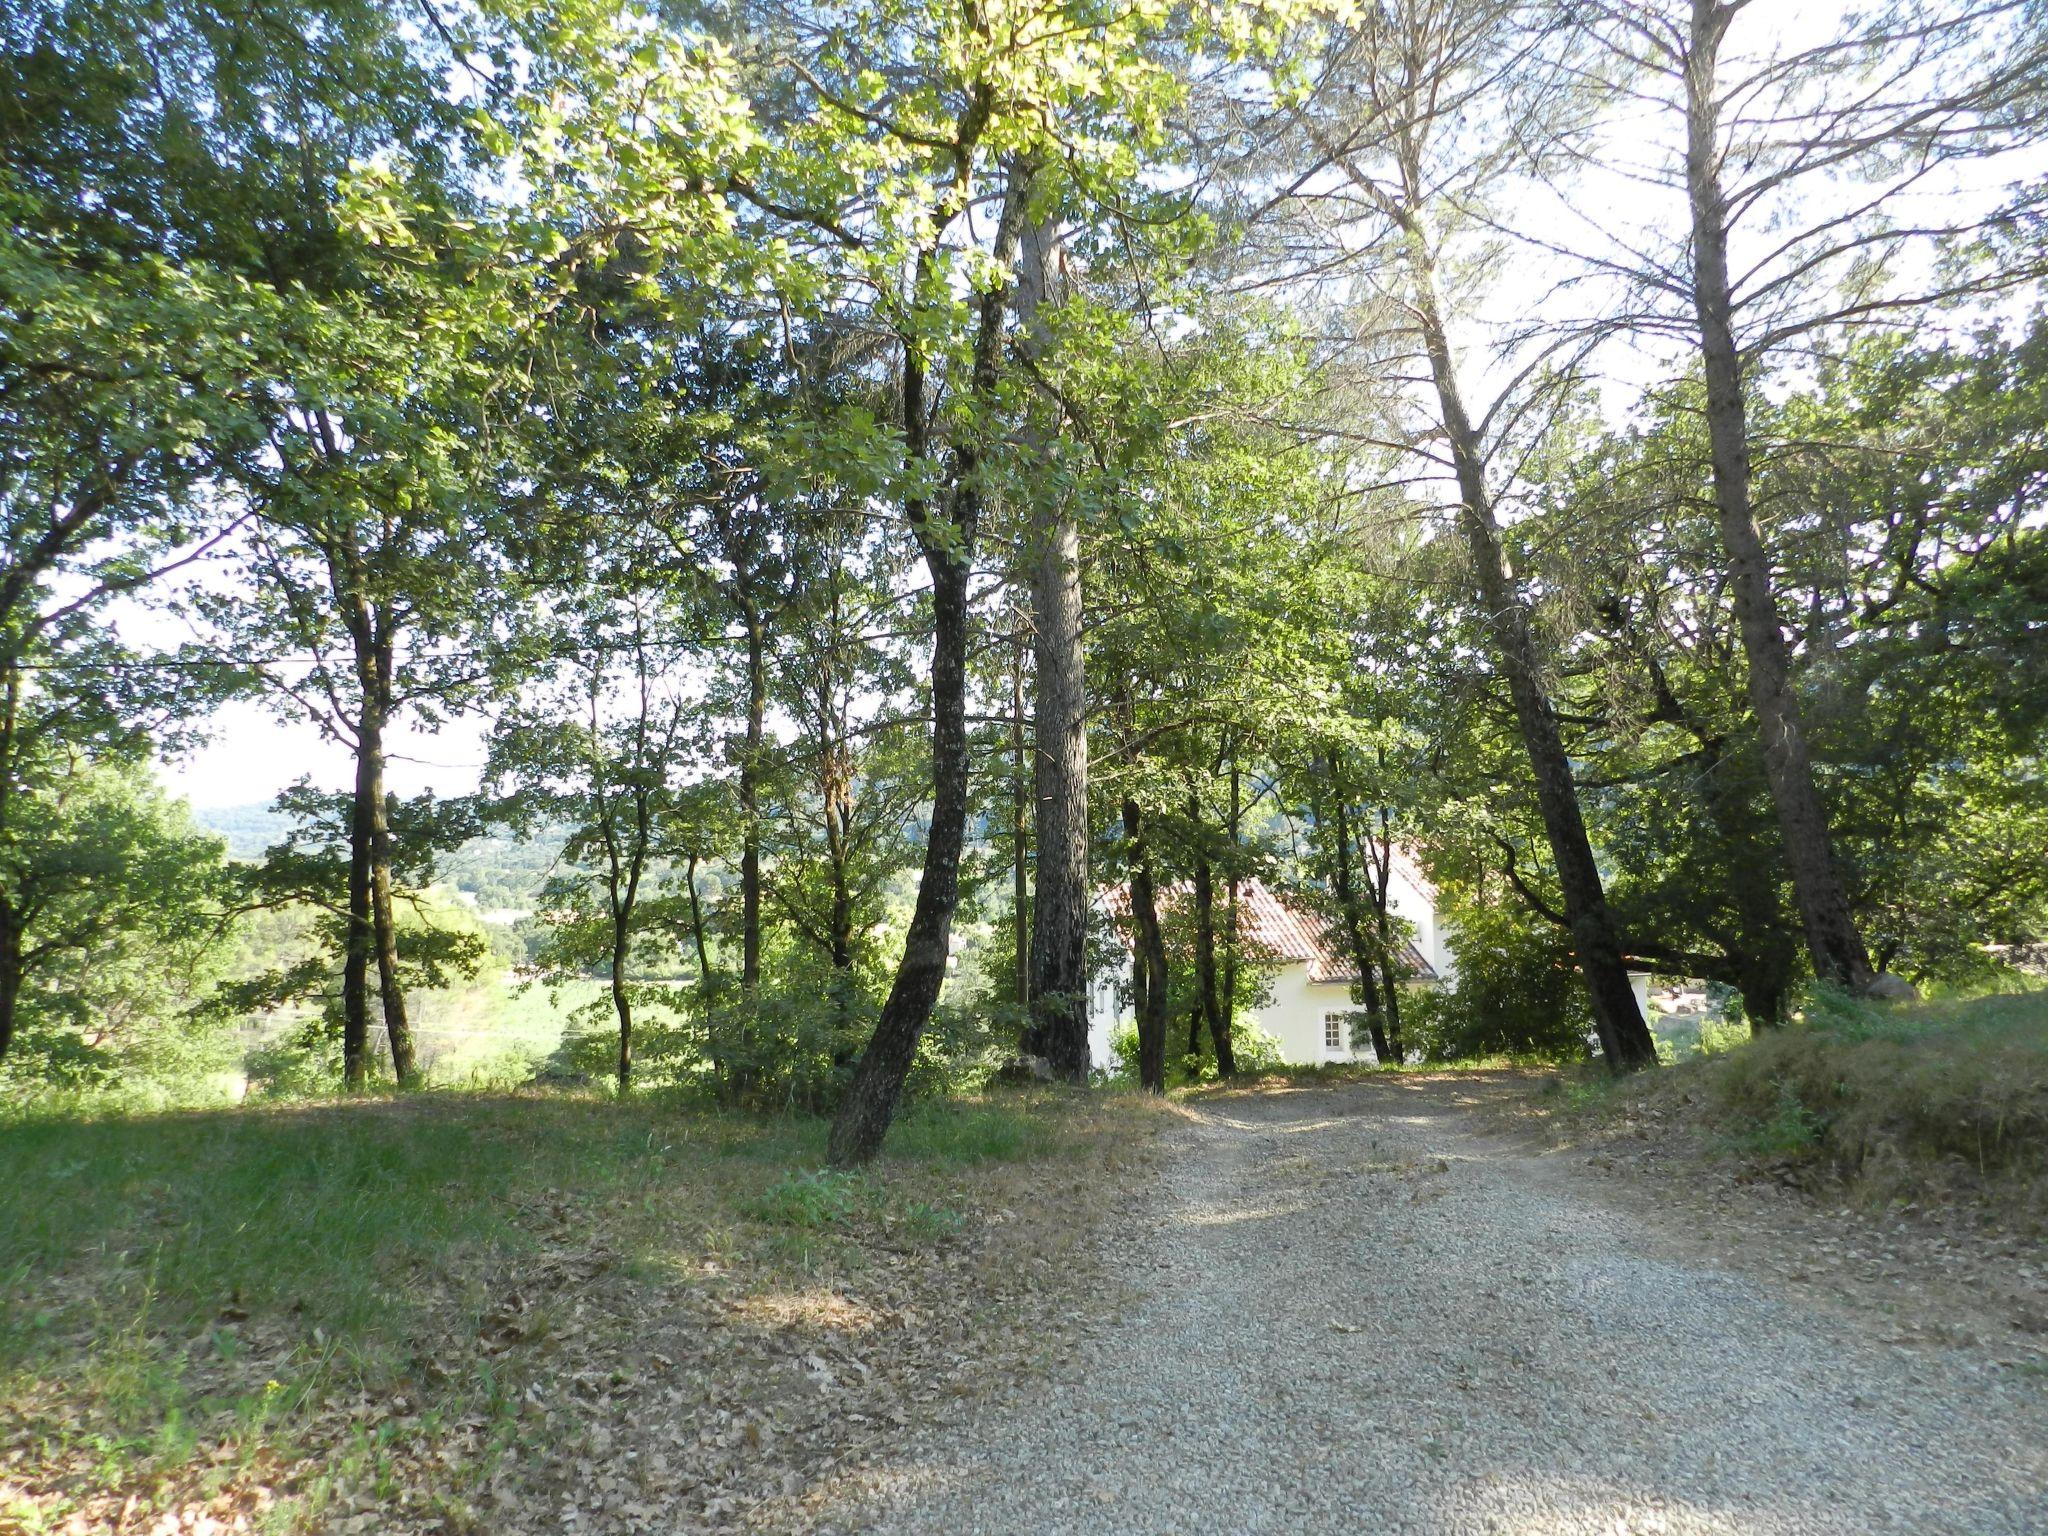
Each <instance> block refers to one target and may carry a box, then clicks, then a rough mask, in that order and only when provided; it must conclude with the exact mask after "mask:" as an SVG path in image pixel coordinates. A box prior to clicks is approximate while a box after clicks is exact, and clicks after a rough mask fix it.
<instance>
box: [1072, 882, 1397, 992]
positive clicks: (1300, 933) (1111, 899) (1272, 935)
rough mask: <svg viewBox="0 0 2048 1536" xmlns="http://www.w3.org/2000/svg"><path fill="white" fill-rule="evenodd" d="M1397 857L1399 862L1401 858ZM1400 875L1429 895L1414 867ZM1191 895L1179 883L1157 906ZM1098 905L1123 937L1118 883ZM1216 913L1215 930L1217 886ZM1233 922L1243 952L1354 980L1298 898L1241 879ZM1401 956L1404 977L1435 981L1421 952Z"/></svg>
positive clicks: (1125, 920)
mask: <svg viewBox="0 0 2048 1536" xmlns="http://www.w3.org/2000/svg"><path fill="white" fill-rule="evenodd" d="M1402 857H1403V858H1404V859H1405V855H1404V856H1402ZM1402 872H1403V874H1404V875H1407V876H1408V877H1409V878H1410V879H1413V880H1415V881H1416V882H1417V883H1418V884H1419V885H1420V886H1421V887H1422V889H1423V890H1425V891H1433V888H1432V887H1431V886H1429V885H1428V883H1427V882H1426V881H1424V880H1423V879H1422V872H1421V871H1420V870H1419V869H1414V868H1413V866H1412V865H1410V867H1409V868H1407V869H1404V870H1403V871H1402ZM1193 894H1194V893H1193V888H1192V887H1191V886H1189V885H1188V884H1187V883H1185V882H1182V883H1180V884H1176V885H1170V886H1168V887H1166V888H1165V889H1164V890H1163V891H1161V892H1160V906H1161V907H1162V908H1177V907H1179V906H1181V904H1182V903H1184V902H1187V901H1190V900H1192V898H1193ZM1102 904H1103V906H1104V907H1106V908H1107V909H1108V911H1109V915H1110V917H1111V918H1112V919H1113V920H1114V921H1115V923H1116V925H1117V928H1118V930H1119V931H1120V932H1126V933H1127V931H1128V926H1129V923H1130V911H1131V897H1130V891H1129V890H1128V888H1126V887H1124V886H1121V885H1113V886H1109V887H1106V888H1105V889H1104V890H1103V892H1102ZM1216 909H1217V923H1218V926H1219V927H1220V926H1221V924H1222V920H1223V892H1222V890H1221V889H1220V887H1219V889H1218V890H1217V892H1216ZM1237 923H1238V933H1239V935H1240V936H1241V937H1242V938H1243V940H1244V941H1245V944H1246V947H1247V948H1249V949H1251V950H1253V951H1257V952H1262V953H1263V954H1264V955H1265V956H1267V957H1268V958H1270V959H1273V960H1277V961H1279V962H1281V963H1282V964H1283V965H1284V964H1293V963H1300V962H1306V963H1307V965H1308V979H1309V980H1310V981H1317V982H1350V981H1356V980H1357V979H1358V967H1357V966H1355V965H1353V964H1352V963H1351V959H1350V957H1349V956H1348V955H1347V954H1346V953H1345V948H1346V946H1345V944H1344V943H1343V941H1342V939H1341V938H1339V937H1338V936H1337V935H1336V934H1335V933H1334V932H1333V931H1332V929H1331V926H1330V925H1329V924H1328V923H1326V922H1325V921H1324V920H1323V918H1322V917H1321V916H1320V915H1319V914H1317V913H1315V912H1313V911H1311V910H1310V909H1309V908H1308V907H1307V906H1306V905H1305V904H1304V903H1303V902H1302V901H1301V900H1300V899H1299V898H1298V897H1294V896H1291V895H1289V894H1288V893H1286V892H1282V891H1276V890H1273V889H1272V888H1271V887H1269V886H1268V885H1266V884H1265V883H1264V882H1263V881H1259V880H1246V881H1243V882H1242V883H1241V884H1239V886H1238V888H1237ZM1401 958H1402V961H1403V963H1404V964H1405V965H1406V966H1407V969H1408V974H1409V975H1410V976H1413V977H1415V978H1416V979H1417V980H1420V981H1434V980H1435V979H1436V969H1435V967H1433V966H1432V965H1431V964H1430V963H1429V962H1428V961H1427V960H1426V959H1424V958H1423V956H1422V952H1421V951H1420V950H1418V949H1417V948H1416V947H1415V945H1414V944H1413V943H1412V942H1411V943H1408V944H1406V945H1404V946H1403V954H1402V956H1401Z"/></svg>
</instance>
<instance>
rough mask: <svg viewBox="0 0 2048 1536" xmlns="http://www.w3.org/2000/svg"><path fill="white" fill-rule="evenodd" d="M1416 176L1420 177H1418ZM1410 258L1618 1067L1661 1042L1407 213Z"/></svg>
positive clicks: (1587, 970) (1497, 644)
mask: <svg viewBox="0 0 2048 1536" xmlns="http://www.w3.org/2000/svg"><path fill="white" fill-rule="evenodd" d="M1417 179H1419V178H1417ZM1405 233H1406V236H1407V241H1408V251H1409V260H1410V262H1411V265H1412V267H1413V271H1414V279H1415V298H1416V305H1415V309H1416V315H1417V318H1418V320H1419V322H1420V325H1421V329H1422V338H1423V345H1424V348H1425V350H1426V351H1427V352H1428V354H1429V364H1430V374H1431V377H1432V379H1433V380H1434V382H1435V386H1436V395H1437V403H1438V407H1439V410H1440V412H1441V415H1442V418H1443V427H1444V435H1445V438H1446V439H1447V443H1448V446H1449V448H1450V450H1451V459H1452V464H1453V466H1454V468H1455V470H1456V473H1457V481H1458V497H1459V502H1460V505H1459V509H1458V516H1459V521H1460V523H1461V524H1462V525H1463V527H1464V531H1465V538H1466V544H1467V546H1468V548H1469V550H1470V552H1471V557H1472V568H1473V574H1474V576H1475V577H1476V578H1477V581H1478V586H1479V598H1480V602H1481V604H1482V605H1483V607H1484V610H1485V620H1486V626H1487V630H1488V632H1489V635H1490V638H1491V639H1492V641H1493V648H1494V653H1495V657H1496V659H1497V660H1498V662H1499V664H1500V668H1501V671H1502V672H1503V673H1505V674H1506V676H1507V681H1508V691H1509V693H1510V694H1511V696H1512V697H1513V700H1514V706H1515V721H1516V724H1517V725H1518V726H1519V727H1520V730H1521V736H1522V746H1523V749H1524V750H1525V751H1526V752H1527V753H1528V756H1529V767H1530V770H1531V772H1532V773H1533V775H1534V777H1535V781H1536V803H1537V807H1538V809H1539V810H1540V811H1541V813H1542V817H1543V830H1544V834H1545V836H1546V838H1547V839H1548V841H1549V843H1550V856H1551V860H1552V862H1553V863H1554V864H1555V865H1556V866H1557V878H1558V884H1559V886H1560V888H1561V890H1562V893H1563V896H1564V908H1565V917H1566V919H1567V921H1568V922H1569V924H1570V926H1571V934H1572V948H1573V950H1574V951H1575V953H1576V955H1577V957H1578V962H1579V972H1580V974H1581V975H1582V976H1584V978H1585V981H1586V991H1587V994H1588V996H1589V998H1590V1000H1591V1002H1592V1005H1593V1026H1594V1028H1595V1029H1596V1030H1597V1031H1598V1033H1599V1036H1600V1048H1601V1052H1602V1054H1603V1055H1604V1056H1605V1057H1606V1059H1607V1064H1608V1066H1610V1067H1611V1068H1613V1069H1614V1070H1616V1071H1626V1070H1632V1069H1634V1068H1638V1067H1650V1066H1655V1065H1656V1063H1657V1046H1656V1042H1655V1041H1654V1040H1653V1039H1652V1038H1651V1035H1650V1026H1649V1024H1648V1023H1647V1022H1646V1021H1645V1020H1644V1018H1643V1014H1642V1010H1641V1009H1640V1008H1638V1007H1637V1006H1636V995H1635V988H1634V987H1632V986H1631V985H1630V984H1629V979H1628V967H1627V965H1626V963H1625V962H1624V960H1623V951H1622V946H1621V935H1620V933H1619V931H1618V930H1617V929H1616V927H1615V923H1614V915H1613V913H1612V912H1611V911H1610V910H1609V908H1608V906H1607V892H1606V888H1605V886H1604V885H1603V884H1602V882H1601V879H1600V866H1599V864H1598V863H1597V862H1596V861H1595V859H1594V857H1593V843H1592V839H1591V838H1590V837H1588V836H1587V833H1586V822H1585V816H1584V814H1583V813H1582V812H1581V811H1580V809H1579V795H1578V787H1577V785H1575V784H1574V783H1573V782H1572V765H1571V758H1570V757H1569V756H1567V755H1566V753H1565V749H1564V738H1563V736H1562V735H1561V734H1560V732H1559V730H1558V725H1557V715H1556V712H1555V711H1554V709H1553V708H1552V706H1551V703H1550V699H1549V697H1548V696H1547V695H1546V694H1545V693H1544V691H1543V684H1542V675H1543V674H1542V668H1541V665H1540V663H1539V660H1538V655H1537V650H1536V640H1535V636H1534V635H1533V634H1531V632H1530V629H1529V614H1528V610H1527V609H1526V608H1525V607H1524V606H1523V604H1522V599H1521V596H1520V594H1519V593H1518V592H1516V590H1515V587H1514V582H1513V579H1512V577H1511V575H1510V574H1509V571H1508V564H1507V559H1506V557H1505V555H1504V554H1503V553H1502V551H1501V547H1500V527H1499V524H1498V522H1497V521H1496V520H1495V517H1494V510H1493V498H1492V495H1491V494H1490V493H1489V491H1488V490H1487V487H1486V467H1485V460H1484V456H1483V454H1482V452H1481V449H1480V442H1479V434H1478V432H1477V430H1476V429H1475V428H1474V427H1473V426H1472V420H1471V417H1470V416H1469V415H1468V414H1467V413H1466V410H1465V399H1464V395H1463V393H1462V391H1461V390H1460V389H1459V386H1458V376H1457V368H1456V365H1455V364H1454V362H1453V360H1452V357H1451V345H1450V339H1449V337H1448V335H1447V334H1446V333H1445V330H1444V325H1443V313H1442V307H1441V305H1440V304H1439V302H1438V298H1437V281H1436V263H1435V257H1434V256H1433V254H1432V253H1431V251H1430V248H1429V240H1428V236H1427V234H1426V233H1425V232H1424V230H1423V229H1422V227H1421V224H1420V222H1419V221H1418V220H1416V219H1414V218H1412V217H1411V218H1410V219H1408V220H1407V221H1406V229H1405Z"/></svg>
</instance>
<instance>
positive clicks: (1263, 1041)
mask: <svg viewBox="0 0 2048 1536" xmlns="http://www.w3.org/2000/svg"><path fill="white" fill-rule="evenodd" d="M1230 1045H1231V1049H1232V1051H1233V1052H1234V1053H1235V1055H1236V1057H1237V1070H1238V1074H1239V1076H1245V1077H1248V1076H1255V1075H1257V1074H1259V1073H1262V1072H1271V1071H1273V1070H1274V1069H1275V1068H1277V1067H1279V1066H1280V1065H1281V1059H1280V1042H1279V1041H1278V1040H1277V1039H1275V1038H1274V1037H1273V1036H1272V1035H1269V1034H1267V1033H1266V1032H1265V1031H1264V1030H1263V1029H1261V1028H1259V1026H1258V1023H1257V1021H1256V1020H1254V1019H1252V1018H1251V1017H1250V1016H1248V1015H1246V1014H1243V1013H1240V1014H1239V1015H1238V1016H1237V1019H1236V1021H1235V1022H1234V1023H1233V1024H1232V1025H1231V1029H1230ZM1109 1049H1110V1054H1111V1055H1113V1056H1114V1057H1115V1058H1116V1066H1115V1067H1114V1068H1113V1069H1112V1071H1111V1073H1110V1075H1111V1076H1112V1077H1114V1078H1117V1079H1120V1080H1123V1081H1127V1082H1133V1083H1134V1082H1136V1081H1137V1080H1138V1026H1137V1023H1136V1022H1135V1021H1130V1022H1126V1023H1123V1024H1119V1025H1118V1026H1117V1027H1116V1028H1115V1029H1114V1030H1113V1031H1112V1032H1111V1033H1110V1037H1109ZM1215 1081H1216V1062H1215V1060H1214V1058H1212V1057H1209V1056H1187V1055H1176V1054H1174V1053H1173V1052H1172V1051H1171V1050H1169V1051H1168V1052H1167V1056H1166V1085H1167V1086H1168V1087H1169V1088H1178V1087H1185V1086H1187V1085H1189V1084H1191V1083H1213V1082H1215Z"/></svg>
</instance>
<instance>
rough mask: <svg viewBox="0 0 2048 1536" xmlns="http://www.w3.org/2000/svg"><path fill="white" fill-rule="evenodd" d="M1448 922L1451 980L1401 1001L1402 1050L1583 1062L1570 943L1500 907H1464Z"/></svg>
mask: <svg viewBox="0 0 2048 1536" xmlns="http://www.w3.org/2000/svg"><path fill="white" fill-rule="evenodd" d="M1455 921H1456V923H1457V926H1458V974H1457V979H1456V981H1455V982H1454V983H1453V984H1452V985H1450V986H1448V987H1442V988H1438V989H1435V990H1432V991H1426V992H1422V993H1419V994H1417V995H1415V996H1413V997H1412V998H1411V999H1409V1000H1407V1001H1406V1004H1405V1007H1404V1010H1403V1019H1402V1023H1403V1028H1404V1033H1405V1035H1406V1043H1407V1045H1408V1047H1409V1049H1411V1050H1415V1051H1420V1052H1421V1054H1422V1059H1423V1060H1425V1061H1463V1060H1470V1059H1472V1058H1475V1057H1490V1056H1513V1057H1534V1058H1539V1059H1542V1060H1545V1061H1561V1060H1567V1059H1572V1058H1577V1057H1583V1056H1584V1055H1585V1054H1586V1037H1587V1035H1588V1034H1589V1033H1591V1031H1592V1028H1593V1018H1592V1013H1591V1010H1590V1008H1589V1006H1588V1004H1587V1002H1586V991H1585V987H1584V986H1583V985H1582V984H1581V983H1580V980H1579V974H1578V967H1577V965H1576V963H1575V962H1574V961H1573V958H1572V949H1571V941H1570V939H1569V937H1568V936H1566V935H1565V934H1564V933H1562V932H1561V931H1560V930H1558V929H1557V928H1555V927H1553V926H1552V925H1550V924H1548V923H1544V922H1542V921H1540V920H1539V919H1537V918H1535V917H1532V916H1530V915H1528V914H1525V913H1522V912H1520V911H1515V910H1510V909H1506V908H1500V907H1487V908H1471V909H1466V910H1463V911H1460V912H1458V913H1457V915H1456V919H1455Z"/></svg>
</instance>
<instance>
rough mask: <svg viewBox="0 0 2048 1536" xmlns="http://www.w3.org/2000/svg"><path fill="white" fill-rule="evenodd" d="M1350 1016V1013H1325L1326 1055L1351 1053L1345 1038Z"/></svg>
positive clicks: (1324, 1035)
mask: <svg viewBox="0 0 2048 1536" xmlns="http://www.w3.org/2000/svg"><path fill="white" fill-rule="evenodd" d="M1349 1017H1350V1016H1349V1015H1348V1014H1343V1013H1337V1012H1326V1013H1325V1014H1324V1015H1323V1054H1324V1055H1326V1056H1344V1055H1348V1054H1349V1052H1348V1051H1347V1049H1346V1041H1345V1039H1344V1026H1345V1024H1346V1023H1347V1022H1348V1020H1349Z"/></svg>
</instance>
